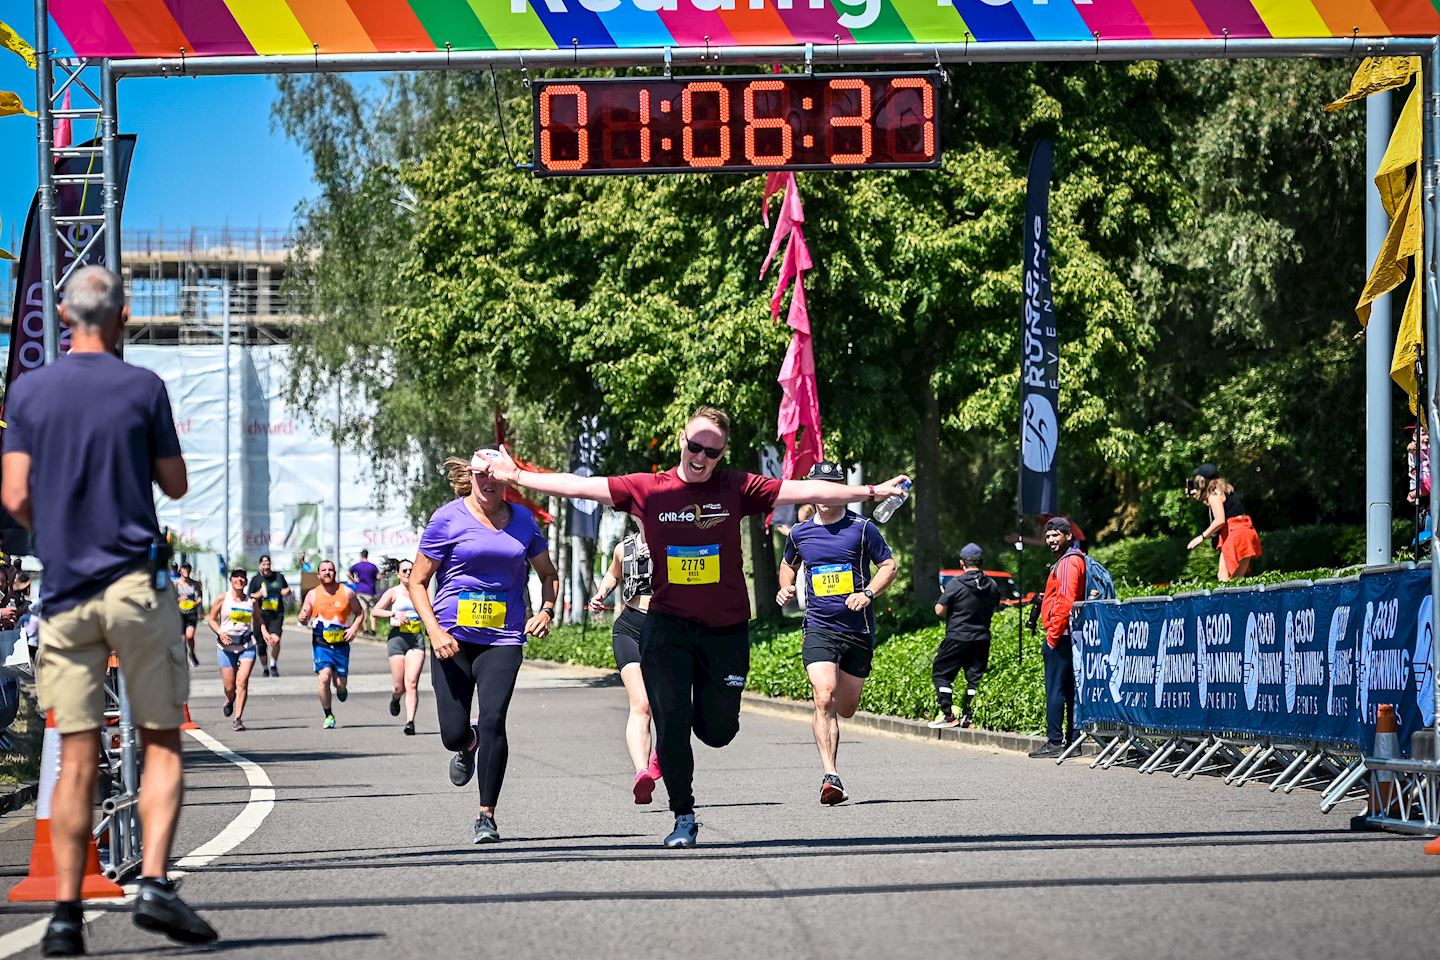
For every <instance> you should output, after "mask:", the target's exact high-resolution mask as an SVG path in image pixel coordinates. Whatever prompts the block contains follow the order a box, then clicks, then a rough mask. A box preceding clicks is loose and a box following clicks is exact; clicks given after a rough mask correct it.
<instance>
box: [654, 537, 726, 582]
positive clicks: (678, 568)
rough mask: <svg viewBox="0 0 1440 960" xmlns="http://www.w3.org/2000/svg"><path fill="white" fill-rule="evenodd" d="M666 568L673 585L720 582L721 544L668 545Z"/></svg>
mask: <svg viewBox="0 0 1440 960" xmlns="http://www.w3.org/2000/svg"><path fill="white" fill-rule="evenodd" d="M665 569H666V572H667V573H668V574H669V577H670V583H671V585H672V586H685V587H688V586H696V585H698V584H702V583H719V582H720V544H718V543H712V544H710V545H709V546H704V547H667V548H666V550H665Z"/></svg>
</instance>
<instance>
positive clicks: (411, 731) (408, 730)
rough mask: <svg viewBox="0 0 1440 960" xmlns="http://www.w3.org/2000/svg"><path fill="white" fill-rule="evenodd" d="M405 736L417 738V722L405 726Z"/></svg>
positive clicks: (412, 721)
mask: <svg viewBox="0 0 1440 960" xmlns="http://www.w3.org/2000/svg"><path fill="white" fill-rule="evenodd" d="M405 736H407V737H413V736H415V721H414V720H411V721H410V722H409V723H407V724H405Z"/></svg>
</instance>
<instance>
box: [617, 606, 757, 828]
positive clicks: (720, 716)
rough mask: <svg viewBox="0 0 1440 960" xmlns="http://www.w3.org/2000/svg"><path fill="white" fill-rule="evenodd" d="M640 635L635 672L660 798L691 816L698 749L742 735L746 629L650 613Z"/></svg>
mask: <svg viewBox="0 0 1440 960" xmlns="http://www.w3.org/2000/svg"><path fill="white" fill-rule="evenodd" d="M642 629H643V631H644V632H643V633H642V634H641V636H640V672H641V674H642V675H643V676H644V678H645V693H646V695H647V696H648V697H649V698H650V714H651V716H653V717H654V718H655V752H656V753H657V754H659V758H660V771H661V773H662V774H663V775H664V778H665V791H666V792H667V793H668V794H670V809H671V811H672V812H674V813H677V814H678V813H694V812H695V794H694V789H693V788H694V779H695V754H694V753H693V752H691V749H690V731H691V730H692V729H693V730H694V731H695V736H697V737H699V738H700V742H701V743H704V744H706V745H707V746H711V747H723V746H725V744H727V743H729V742H730V741H731V740H734V739H735V734H737V733H739V732H740V694H741V693H742V692H744V689H745V675H746V674H747V673H749V672H750V624H749V623H739V624H736V625H735V626H731V627H707V626H705V625H704V624H700V623H696V622H694V621H693V620H685V619H682V618H680V617H672V616H670V615H669V614H664V613H656V612H655V611H653V610H652V611H651V612H650V613H649V614H647V615H646V616H645V626H644V627H643V628H642Z"/></svg>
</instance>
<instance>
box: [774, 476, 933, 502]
mask: <svg viewBox="0 0 1440 960" xmlns="http://www.w3.org/2000/svg"><path fill="white" fill-rule="evenodd" d="M909 480H910V478H909V477H907V476H906V475H905V474H903V473H902V474H900V475H899V476H898V477H894V478H893V479H890V480H887V481H885V482H884V483H876V484H871V485H868V486H863V487H862V486H851V485H850V484H845V483H834V482H832V481H830V480H786V481H784V482H782V483H781V484H780V495H779V496H777V497H776V498H775V506H777V507H783V506H787V505H789V504H792V503H814V504H822V505H825V506H833V507H841V506H844V505H845V504H847V503H853V502H854V501H856V500H884V499H885V498H886V497H890V496H894V495H895V494H898V493H901V492H902V491H903V490H904V489H905V488H904V486H903V484H905V483H908V482H909Z"/></svg>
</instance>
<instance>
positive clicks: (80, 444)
mask: <svg viewBox="0 0 1440 960" xmlns="http://www.w3.org/2000/svg"><path fill="white" fill-rule="evenodd" d="M5 422H6V423H7V424H8V426H7V427H6V429H5V431H4V451H5V452H6V453H28V454H29V455H30V512H31V516H32V518H33V520H34V528H35V554H36V556H38V557H39V558H40V562H41V563H42V564H44V565H45V577H44V579H43V580H41V582H40V598H41V600H42V601H43V602H44V604H45V612H46V613H47V614H55V613H60V612H61V611H64V610H68V609H70V608H71V607H73V606H75V605H76V604H77V603H79V602H80V601H82V600H84V599H86V598H87V597H90V596H93V595H94V594H96V593H99V592H100V591H101V590H103V589H104V588H105V587H107V586H109V585H110V584H111V583H113V582H115V580H117V579H118V578H119V577H120V576H121V575H122V574H125V573H128V572H130V571H131V570H134V569H136V568H138V567H142V566H144V565H145V564H146V563H147V562H148V560H149V557H150V544H151V541H152V540H153V539H155V538H156V537H158V536H159V535H160V525H159V522H158V521H157V520H156V519H155V496H154V493H153V492H152V491H151V488H150V487H151V483H152V482H153V480H154V476H155V467H154V465H155V461H156V460H158V459H161V458H165V457H178V456H180V438H179V437H177V436H176V435H175V420H174V417H173V416H172V414H171V412H170V395H169V394H168V393H166V391H165V383H164V381H162V380H161V379H160V378H159V377H158V376H156V375H155V374H154V373H152V372H151V371H149V370H145V369H143V368H141V367H136V366H131V365H130V364H128V363H126V362H124V361H123V360H121V359H120V358H118V357H115V356H112V355H111V354H108V353H72V354H69V355H67V356H64V357H61V358H60V360H59V361H58V362H56V363H53V364H50V365H49V366H46V367H41V368H40V369H38V370H34V371H32V372H30V373H27V374H25V376H23V377H21V378H20V379H18V380H16V381H15V384H14V386H12V387H11V388H10V395H9V396H8V397H6V400H5Z"/></svg>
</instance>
